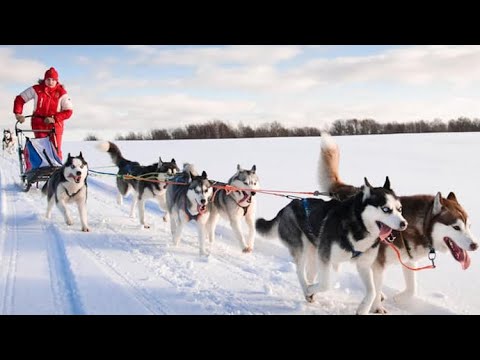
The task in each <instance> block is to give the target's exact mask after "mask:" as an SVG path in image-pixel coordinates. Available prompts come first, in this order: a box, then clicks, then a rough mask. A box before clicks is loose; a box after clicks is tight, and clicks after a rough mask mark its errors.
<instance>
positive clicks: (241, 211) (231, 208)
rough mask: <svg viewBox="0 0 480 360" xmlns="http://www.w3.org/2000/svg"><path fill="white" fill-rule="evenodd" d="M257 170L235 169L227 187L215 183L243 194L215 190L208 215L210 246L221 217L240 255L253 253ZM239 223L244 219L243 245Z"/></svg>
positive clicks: (238, 167)
mask: <svg viewBox="0 0 480 360" xmlns="http://www.w3.org/2000/svg"><path fill="white" fill-rule="evenodd" d="M256 170H257V168H256V166H255V165H253V166H252V168H251V169H250V170H245V169H242V168H241V166H240V165H237V172H236V173H235V174H234V175H233V176H232V177H231V178H230V179H229V180H228V183H227V184H225V183H219V182H216V183H215V185H230V186H234V187H236V188H239V189H242V190H237V191H228V190H227V189H221V188H218V189H217V190H215V192H214V195H213V201H212V203H211V207H210V211H211V214H210V217H209V219H208V223H207V228H208V237H209V239H210V242H211V243H213V242H214V241H215V228H216V227H217V222H218V220H219V218H220V216H223V217H224V218H225V219H227V220H229V222H230V226H231V227H232V230H233V232H234V233H235V237H236V238H237V239H238V241H239V243H240V248H241V249H242V251H243V252H245V253H247V252H252V251H253V246H254V241H255V209H256V201H255V190H258V189H259V187H260V183H259V180H258V176H257V174H256ZM242 219H245V222H246V224H247V226H248V234H247V241H245V237H244V236H243V233H242V228H241V226H242V223H241V220H242Z"/></svg>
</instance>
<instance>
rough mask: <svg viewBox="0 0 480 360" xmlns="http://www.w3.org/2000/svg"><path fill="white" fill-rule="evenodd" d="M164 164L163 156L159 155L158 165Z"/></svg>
mask: <svg viewBox="0 0 480 360" xmlns="http://www.w3.org/2000/svg"><path fill="white" fill-rule="evenodd" d="M162 164H163V161H162V157H161V156H159V157H158V165H162Z"/></svg>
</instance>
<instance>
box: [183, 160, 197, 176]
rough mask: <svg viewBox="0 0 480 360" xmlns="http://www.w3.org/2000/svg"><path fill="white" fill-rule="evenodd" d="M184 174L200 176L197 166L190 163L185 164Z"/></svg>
mask: <svg viewBox="0 0 480 360" xmlns="http://www.w3.org/2000/svg"><path fill="white" fill-rule="evenodd" d="M183 172H184V173H186V174H191V176H198V171H197V169H195V166H194V165H193V164H190V163H184V164H183Z"/></svg>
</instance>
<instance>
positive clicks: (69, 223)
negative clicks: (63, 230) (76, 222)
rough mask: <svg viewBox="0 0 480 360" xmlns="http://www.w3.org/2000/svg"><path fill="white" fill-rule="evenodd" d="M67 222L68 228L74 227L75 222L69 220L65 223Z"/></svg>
mask: <svg viewBox="0 0 480 360" xmlns="http://www.w3.org/2000/svg"><path fill="white" fill-rule="evenodd" d="M65 222H66V223H67V225H68V226H70V225H73V221H72V220H70V219H68V220H67V221H65Z"/></svg>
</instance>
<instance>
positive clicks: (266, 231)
mask: <svg viewBox="0 0 480 360" xmlns="http://www.w3.org/2000/svg"><path fill="white" fill-rule="evenodd" d="M277 219H278V216H276V217H275V218H273V219H272V220H265V219H264V218H258V219H257V220H256V221H255V229H257V232H258V233H259V234H260V235H262V236H265V237H273V236H276V235H277V230H276V229H277V226H276V225H277Z"/></svg>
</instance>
